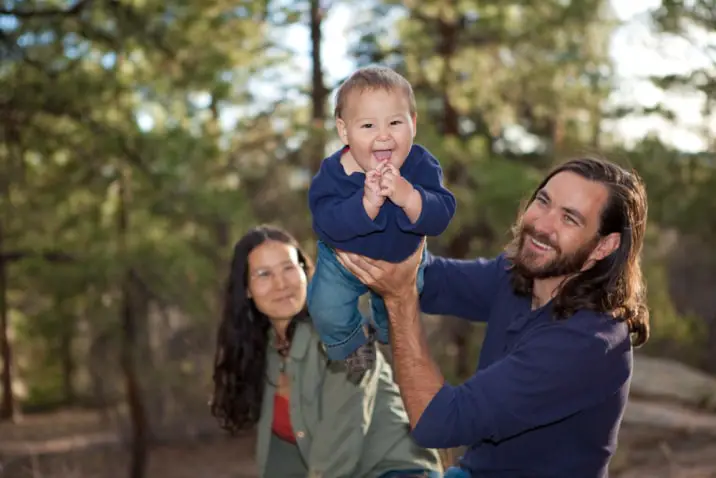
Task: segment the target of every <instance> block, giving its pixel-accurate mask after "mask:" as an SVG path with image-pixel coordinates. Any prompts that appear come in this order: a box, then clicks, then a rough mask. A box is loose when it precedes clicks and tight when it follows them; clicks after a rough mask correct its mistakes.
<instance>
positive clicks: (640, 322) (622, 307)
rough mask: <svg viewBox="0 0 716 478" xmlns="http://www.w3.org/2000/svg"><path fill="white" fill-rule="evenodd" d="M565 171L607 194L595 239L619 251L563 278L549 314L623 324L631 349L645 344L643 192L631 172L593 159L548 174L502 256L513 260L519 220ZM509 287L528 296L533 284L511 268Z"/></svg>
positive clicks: (640, 184)
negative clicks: (600, 317)
mask: <svg viewBox="0 0 716 478" xmlns="http://www.w3.org/2000/svg"><path fill="white" fill-rule="evenodd" d="M562 172H571V173H574V174H578V175H579V176H581V177H583V178H585V179H588V180H590V181H594V182H598V183H601V184H603V185H604V186H605V187H606V188H607V190H608V191H609V196H608V199H607V204H606V206H605V207H604V209H603V210H602V214H601V224H600V227H599V232H598V234H599V237H605V236H607V235H609V234H611V233H614V232H618V233H620V234H621V241H620V243H619V247H618V248H617V250H615V251H614V252H613V253H612V254H610V255H609V256H607V257H605V258H604V259H602V260H600V261H598V262H597V263H595V264H594V266H593V267H591V268H590V269H588V270H585V271H583V272H580V273H578V274H576V275H574V276H572V277H570V278H568V279H567V280H566V281H565V282H564V283H563V284H562V285H561V286H560V288H559V291H558V293H557V295H556V296H555V298H554V302H553V305H554V311H555V315H556V316H557V318H558V319H564V318H566V317H569V316H570V315H572V314H573V313H574V312H575V311H577V310H579V309H591V310H596V311H599V312H603V313H607V314H610V315H613V316H614V317H615V319H617V320H623V321H626V323H627V324H628V326H629V332H630V333H631V338H632V343H633V344H634V346H637V347H638V346H641V345H643V344H644V343H646V341H647V340H648V339H649V310H648V308H647V306H646V286H645V284H644V279H643V277H642V271H641V251H642V247H643V244H644V234H645V231H646V219H647V201H646V189H645V188H644V184H643V182H642V180H641V179H640V177H639V176H638V175H637V173H636V172H635V171H632V172H629V171H626V170H625V169H623V168H621V167H620V166H618V165H616V164H614V163H611V162H608V161H605V160H602V159H596V158H578V159H573V160H570V161H567V162H566V163H564V164H561V165H559V166H557V167H556V168H555V169H553V170H552V171H551V172H550V173H549V174H548V175H547V177H546V178H544V180H543V181H542V183H540V185H539V186H537V188H536V189H535V191H534V193H532V197H531V198H530V199H529V201H527V204H526V205H525V206H524V208H523V209H522V211H521V213H520V216H519V218H518V220H517V223H516V224H515V226H514V227H513V229H512V234H513V238H512V240H511V241H510V243H509V244H508V245H507V247H506V248H505V252H506V257H507V258H508V259H509V260H510V261H514V260H515V258H517V257H518V253H519V247H520V235H521V231H522V218H523V216H524V212H525V211H526V210H527V208H528V207H529V206H530V204H532V201H534V200H535V198H536V196H537V193H538V192H539V191H540V190H542V188H544V186H545V185H546V184H547V182H549V180H550V179H551V178H552V177H553V176H555V175H556V174H559V173H562ZM512 272H513V274H512V285H513V287H514V289H515V292H516V293H518V294H522V295H527V296H531V295H532V284H533V280H532V279H531V278H530V277H527V276H525V275H523V274H521V273H520V272H519V271H518V270H517V268H513V271H512Z"/></svg>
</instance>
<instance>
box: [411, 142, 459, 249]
mask: <svg viewBox="0 0 716 478" xmlns="http://www.w3.org/2000/svg"><path fill="white" fill-rule="evenodd" d="M411 182H412V184H413V187H414V188H415V189H416V190H417V191H418V193H420V197H421V198H422V203H423V206H422V210H421V211H420V216H419V217H418V220H417V221H415V223H411V222H410V219H408V216H407V215H405V214H404V213H403V214H401V215H399V216H398V226H399V227H400V228H401V229H402V230H403V231H406V232H414V233H416V234H420V235H423V236H439V235H440V234H442V233H443V232H444V231H445V229H447V227H448V225H449V224H450V221H451V220H452V218H453V216H454V215H455V209H456V208H457V202H456V201H455V196H454V195H453V193H452V192H450V191H449V190H448V189H447V188H446V187H445V186H444V185H443V172H442V169H441V168H440V163H439V162H438V160H437V159H435V158H434V157H433V156H431V155H429V154H424V155H423V157H422V158H420V163H419V164H417V165H416V171H415V174H414V177H413V178H411Z"/></svg>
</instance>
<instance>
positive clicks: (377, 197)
mask: <svg viewBox="0 0 716 478" xmlns="http://www.w3.org/2000/svg"><path fill="white" fill-rule="evenodd" d="M384 202H385V196H383V195H382V194H381V191H380V171H378V170H377V169H373V170H371V171H368V172H367V173H365V185H364V186H363V207H364V208H365V212H366V213H367V214H368V216H370V218H371V219H375V218H376V216H378V212H379V211H380V208H381V207H383V203H384Z"/></svg>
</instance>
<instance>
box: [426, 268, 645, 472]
mask: <svg viewBox="0 0 716 478" xmlns="http://www.w3.org/2000/svg"><path fill="white" fill-rule="evenodd" d="M510 274H511V272H509V270H508V261H507V259H505V258H504V256H502V255H501V256H498V257H497V258H495V259H491V260H488V259H478V260H453V259H444V258H436V257H432V256H429V257H428V264H427V266H426V269H425V287H424V289H423V293H422V296H421V299H420V300H421V309H422V310H423V311H424V312H426V313H431V314H445V315H454V316H458V317H463V318H465V319H468V320H473V321H484V322H487V334H486V336H485V341H484V343H483V346H482V351H481V353H480V361H479V367H478V368H477V372H476V373H475V374H474V375H473V376H472V377H471V378H470V379H468V380H467V381H466V382H465V383H463V384H461V385H458V386H451V385H449V384H447V383H446V384H444V385H443V387H442V389H441V390H440V391H439V392H438V393H437V395H435V397H434V398H433V399H432V400H431V402H430V404H429V405H428V407H427V408H426V409H425V411H424V412H423V415H422V416H421V417H420V420H419V421H418V423H417V424H416V426H415V428H414V430H413V437H414V438H415V440H416V442H417V443H418V444H420V445H422V446H424V447H431V448H450V447H457V446H467V447H469V449H468V451H467V452H466V453H465V455H464V456H463V457H462V458H461V466H463V467H464V468H465V469H467V470H470V471H471V472H472V475H473V476H477V477H480V478H495V477H500V478H501V477H509V478H520V477H530V478H541V477H550V478H562V477H564V478H574V477H579V478H596V477H600V478H601V477H606V476H608V469H607V468H608V464H609V460H610V458H611V456H612V455H613V453H614V452H615V449H616V445H617V434H618V431H619V426H620V423H621V419H622V416H623V413H624V408H625V406H626V402H627V395H628V393H629V383H630V377H631V370H632V347H631V342H630V338H629V333H628V329H627V325H626V324H625V323H624V322H622V321H618V320H615V319H614V318H612V317H611V316H608V315H605V314H601V313H597V312H594V311H590V310H580V311H577V312H576V313H575V314H574V315H573V316H571V317H569V318H567V319H565V320H555V319H554V318H553V314H552V308H551V305H550V304H547V305H546V306H544V307H542V308H540V309H536V310H532V308H531V298H529V297H523V296H518V295H516V294H515V293H514V291H513V288H512V286H511V284H510Z"/></svg>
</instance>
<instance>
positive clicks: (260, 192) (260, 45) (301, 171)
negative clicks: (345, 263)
mask: <svg viewBox="0 0 716 478" xmlns="http://www.w3.org/2000/svg"><path fill="white" fill-rule="evenodd" d="M319 3H320V4H321V5H322V6H321V8H320V9H318V13H319V14H320V15H323V16H329V15H330V13H331V9H333V8H337V7H339V6H341V4H343V6H344V7H345V6H346V5H350V6H351V8H354V14H353V16H352V20H353V21H354V24H353V31H352V32H351V35H350V36H349V37H348V38H349V42H350V54H351V55H352V56H353V58H354V59H355V63H356V64H357V65H364V64H367V63H372V62H382V63H386V64H388V65H391V66H393V67H395V68H396V69H398V70H399V71H401V72H403V73H404V74H405V75H406V76H407V77H408V78H409V79H410V81H411V82H412V83H413V85H414V88H415V91H416V95H417V99H418V105H419V117H418V141H419V142H420V143H422V144H424V145H426V146H427V147H428V148H429V149H430V150H431V151H432V152H433V153H434V154H435V155H436V156H437V157H438V158H439V159H440V160H441V163H442V165H443V169H444V171H445V176H446V181H447V183H448V186H449V187H450V188H451V189H452V190H453V191H454V192H455V194H456V196H457V198H458V212H457V215H456V217H455V220H454V221H453V223H452V224H451V226H450V228H449V230H448V231H447V232H446V233H445V234H444V235H443V236H441V237H439V238H435V239H432V240H431V241H430V247H431V249H432V250H433V251H434V252H436V253H444V254H449V255H453V256H471V255H475V254H493V253H496V252H498V251H499V250H500V249H501V247H502V246H503V245H504V243H505V241H506V239H507V237H508V234H509V228H510V226H511V224H512V223H513V221H514V219H515V217H516V214H517V210H518V207H519V205H520V202H521V201H522V200H523V199H525V198H526V196H527V195H528V194H529V192H530V191H531V190H532V188H533V187H534V186H535V185H536V184H537V182H538V181H539V179H540V178H541V177H542V175H543V173H544V172H545V170H546V169H547V168H549V167H550V166H551V165H553V164H554V163H555V162H556V161H559V160H561V159H564V158H566V157H569V156H573V155H575V154H583V153H590V152H600V153H601V154H603V155H605V156H607V157H612V158H614V159H615V160H618V161H621V162H623V163H624V164H627V165H631V166H633V167H635V168H636V169H637V170H638V171H639V172H640V174H641V175H642V176H643V177H644V179H645V181H646V183H647V186H648V190H649V195H650V203H649V204H650V226H649V232H650V238H649V244H648V246H647V251H646V254H645V269H646V273H647V277H648V281H649V290H650V295H649V300H650V304H651V307H652V314H653V317H654V327H653V334H654V335H653V336H654V346H653V347H652V346H651V345H650V346H649V347H647V350H648V351H653V352H654V353H660V352H664V351H667V350H672V349H673V350H677V351H678V356H679V357H681V358H684V359H685V360H689V361H692V362H694V363H700V364H702V365H703V363H705V362H703V361H701V360H705V359H704V357H706V356H707V355H708V350H709V349H708V347H710V345H709V342H708V340H707V339H704V337H707V336H708V335H709V333H711V334H716V315H714V316H709V315H708V314H709V312H708V310H710V309H708V307H706V306H704V307H705V308H703V309H702V310H704V312H698V311H688V312H685V311H684V310H681V309H680V307H678V304H676V303H675V302H674V300H673V298H672V295H671V293H670V281H672V280H673V278H674V277H675V276H674V275H673V274H672V272H671V269H670V260H671V259H670V257H671V256H670V251H671V250H672V249H673V248H674V247H675V246H674V245H673V244H667V245H664V241H665V239H664V237H665V235H667V233H668V235H669V237H672V236H674V237H675V238H676V239H675V241H676V244H678V243H680V241H681V239H682V238H686V237H688V238H698V239H699V240H700V241H702V243H703V244H708V245H709V246H710V247H706V248H703V250H702V249H699V250H694V251H692V252H693V254H703V255H704V257H706V256H709V255H713V244H714V243H715V241H716V216H715V215H714V211H716V196H714V195H713V193H712V190H713V187H714V186H716V175H715V174H714V158H713V154H711V153H706V152H704V153H702V154H687V153H683V152H680V151H676V150H674V149H673V148H671V147H670V146H667V145H665V144H663V143H662V142H660V141H659V140H657V139H654V138H646V139H645V140H644V141H643V142H642V143H640V144H638V145H637V146H636V147H634V148H629V149H627V148H625V147H624V146H623V145H621V144H619V143H618V142H617V141H616V140H614V139H613V138H610V137H608V136H607V135H606V134H605V133H604V132H603V131H604V124H605V122H606V121H609V120H610V119H611V118H613V117H614V116H623V115H629V114H631V115H635V114H645V115H646V114H651V115H662V116H663V117H664V118H666V119H667V120H672V119H673V114H672V113H671V112H670V111H669V110H668V109H667V108H665V107H663V105H657V106H656V107H654V108H652V109H650V110H649V111H644V110H641V111H639V110H638V109H636V108H635V109H634V110H632V111H623V110H622V111H617V112H615V111H607V110H606V108H605V104H606V100H607V98H608V97H609V95H610V94H611V93H612V92H613V91H614V90H615V89H616V88H617V87H618V85H617V84H616V80H615V78H614V72H613V65H612V62H611V59H610V56H609V50H608V47H609V41H610V37H611V35H612V33H613V32H614V29H615V28H616V27H617V26H618V22H617V21H616V19H615V16H614V15H613V13H612V12H611V10H610V8H609V2H607V1H606V0H581V1H577V0H573V1H561V0H560V1H557V0H549V1H543V2H524V1H508V2H504V1H500V2H497V1H494V0H492V1H486V2H474V1H454V2H446V1H439V0H424V1H420V2H417V1H400V2H398V1H387V2H373V1H371V2H365V3H360V4H356V3H355V2H347V1H344V2H341V1H339V0H336V1H333V2H319ZM662 3H663V6H662V7H661V8H660V9H658V10H657V11H656V12H655V14H654V19H653V20H654V22H653V28H654V29H655V30H657V31H661V32H663V33H664V34H668V35H672V36H673V35H689V34H690V32H692V31H694V28H697V29H698V28H701V29H703V30H705V31H713V30H714V27H716V25H714V24H713V22H714V19H713V15H712V13H711V11H710V10H708V9H707V5H706V4H707V3H708V2H705V1H701V2H699V1H695V2H678V1H672V0H669V1H666V0H664V1H663V2H662ZM68 5H69V2H45V1H39V0H38V1H23V2H13V1H10V2H4V3H3V6H2V8H1V9H0V57H1V58H2V63H1V64H0V118H1V119H0V132H1V133H0V134H1V136H0V138H1V142H0V178H1V180H0V186H1V187H0V233H1V235H0V237H2V241H1V242H0V254H2V257H3V258H4V260H3V263H4V264H5V269H6V273H7V277H8V295H7V297H8V310H9V312H10V318H11V326H10V328H9V333H10V338H11V344H12V346H13V348H12V353H13V356H14V358H15V378H16V381H18V383H20V384H21V386H20V385H19V386H18V390H21V389H24V392H22V393H18V397H19V398H20V399H21V400H22V401H23V403H24V404H25V405H32V406H33V407H34V406H38V405H42V404H43V403H59V402H63V401H64V400H66V399H72V400H74V401H78V402H79V401H82V402H85V401H87V402H92V401H93V400H95V399H97V398H96V397H95V395H96V394H97V393H98V392H97V390H99V389H102V390H105V392H106V393H107V397H110V398H111V397H114V396H115V395H114V394H115V393H121V386H120V384H121V382H120V381H119V368H118V360H119V351H118V350H119V340H120V339H119V337H120V334H119V331H120V318H119V314H120V308H121V307H120V306H121V298H122V287H123V284H125V281H126V277H127V274H128V273H129V274H130V275H131V277H132V280H131V282H132V284H133V287H134V288H135V291H134V293H133V297H134V301H135V302H134V303H133V313H134V314H135V315H136V317H137V323H138V325H139V329H140V333H139V338H138V340H137V343H136V347H137V348H138V353H139V357H140V358H141V361H140V364H141V374H142V379H143V381H144V383H145V384H146V385H147V386H148V387H149V388H150V389H151V390H150V394H151V393H154V394H156V395H157V396H158V397H159V398H156V399H154V398H152V397H151V396H150V398H149V399H148V400H149V402H150V408H151V410H158V411H157V413H158V414H161V413H165V412H166V410H167V409H168V408H171V406H176V407H178V406H179V405H176V404H174V405H172V403H173V402H176V401H178V400H180V399H181V397H182V396H187V397H189V396H190V398H191V400H194V402H195V403H196V404H197V405H196V406H197V410H199V412H198V413H204V414H205V413H206V409H205V404H206V397H207V396H208V384H209V382H210V375H209V366H210V362H211V353H212V340H213V336H214V333H215V327H216V323H217V320H218V312H219V300H220V296H221V293H222V282H223V280H224V277H225V275H226V273H227V268H228V258H229V255H230V253H231V248H232V245H233V242H234V241H235V240H236V239H238V238H239V237H240V235H241V234H242V232H244V231H245V230H246V229H248V228H249V227H251V226H253V225H255V224H256V223H258V222H274V223H278V224H283V225H284V226H286V227H287V228H289V229H290V230H291V231H292V232H294V233H295V234H296V235H297V236H298V238H299V239H300V240H301V241H302V242H303V243H304V244H306V245H307V247H308V249H309V250H311V251H312V250H313V235H312V233H311V227H310V217H309V214H308V210H307V209H308V208H307V203H306V187H307V184H308V180H309V179H310V177H311V174H312V172H313V171H312V169H311V167H312V166H311V165H314V164H315V162H316V158H315V157H312V156H311V155H312V154H314V153H313V151H315V149H314V146H315V145H313V144H310V139H311V135H312V133H311V132H312V131H313V132H315V128H316V125H315V124H314V123H313V122H312V121H311V114H312V113H311V108H310V104H311V101H312V100H314V102H315V100H316V96H315V94H316V92H315V91H312V90H311V84H312V83H311V80H313V79H316V78H306V77H304V76H302V75H300V74H295V73H292V71H293V68H294V67H296V64H297V63H299V60H300V61H301V62H303V61H304V60H305V59H297V58H295V53H293V52H292V50H291V47H292V46H293V45H286V41H285V38H286V37H287V35H288V32H289V31H290V29H292V28H295V27H296V26H297V25H302V26H304V27H305V26H308V24H309V21H310V19H309V16H310V11H311V9H310V7H311V5H313V3H312V2H285V1H283V2H282V1H242V2H239V3H238V4H237V3H236V2H230V1H227V0H205V1H202V2H177V1H173V0H169V1H161V2H160V1H158V0H141V1H139V0H136V1H129V2H117V1H109V2H101V3H97V2H91V1H87V0H78V1H77V2H75V3H73V4H71V5H73V6H68ZM313 6H315V5H313ZM306 35H308V33H306ZM698 38H701V37H698ZM324 41H327V42H330V41H331V39H330V38H325V39H324ZM691 41H692V42H695V40H694V39H693V38H692V39H691ZM699 41H700V40H699ZM695 48H701V49H703V51H704V55H706V56H708V55H711V57H710V58H711V59H712V60H713V58H714V57H713V51H714V50H713V45H712V44H711V45H704V44H701V43H699V44H698V45H697V44H695ZM713 66H714V64H713V63H712V64H711V65H705V66H704V67H703V68H701V69H698V70H696V71H694V72H693V73H691V74H688V75H670V76H666V77H661V78H655V79H654V83H655V85H657V86H658V87H660V88H664V89H673V88H680V89H687V90H689V91H699V92H701V94H702V95H703V97H704V99H705V102H704V104H705V106H704V113H706V114H710V113H711V111H712V105H713V104H714V95H715V94H716V91H715V90H714V81H715V80H714V78H715V77H714V73H713ZM324 68H325V67H324ZM315 74H316V73H315V72H314V75H315ZM318 74H324V73H323V72H321V71H319V72H318ZM320 79H321V81H322V82H323V84H326V85H328V86H329V87H330V88H332V87H333V86H335V85H331V84H329V82H328V80H327V79H326V78H320ZM258 85H262V86H260V87H259V86H258ZM327 110H328V111H330V108H327ZM325 119H326V122H325V124H326V125H327V127H330V125H331V122H330V119H329V118H325ZM329 138H335V135H333V134H332V132H329ZM335 145H336V143H335V140H334V139H332V140H331V141H329V143H328V145H327V150H332V149H333V148H335ZM120 184H122V185H124V187H125V188H127V196H126V204H124V206H125V207H126V209H127V219H128V223H127V226H126V228H127V230H126V233H122V232H121V231H120V229H121V228H120V225H119V219H118V218H119V210H120V205H121V204H122V203H121V201H120ZM712 272H713V271H712ZM713 285H714V284H713V282H708V281H707V282H706V283H704V284H702V285H701V287H702V288H706V289H707V290H708V288H709V287H711V288H713ZM694 293H696V291H695V292H694ZM714 309H715V310H716V306H714ZM674 343H676V344H681V345H680V346H679V347H676V348H673V347H672V348H670V347H671V345H669V344H674ZM665 344H666V345H665ZM684 344H685V345H684ZM476 350H477V347H474V346H473V347H472V348H471V349H470V351H469V357H468V361H471V362H472V363H474V361H475V360H476V359H475V357H476V356H477V353H476ZM694 350H699V353H693V354H691V353H690V352H689V351H694ZM711 353H713V352H711ZM700 361H701V362H700ZM448 373H449V375H450V376H451V377H453V378H456V379H457V378H458V377H457V374H456V373H454V371H450V372H448ZM68 376H69V378H67V377H68ZM100 382H101V383H100ZM186 383H191V384H192V385H191V387H186V386H185V385H186ZM182 385H184V386H182ZM187 388H192V390H187ZM21 391H22V390H21ZM97 400H99V399H97ZM187 400H188V399H187ZM194 402H192V403H194ZM162 410H164V412H162Z"/></svg>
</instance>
